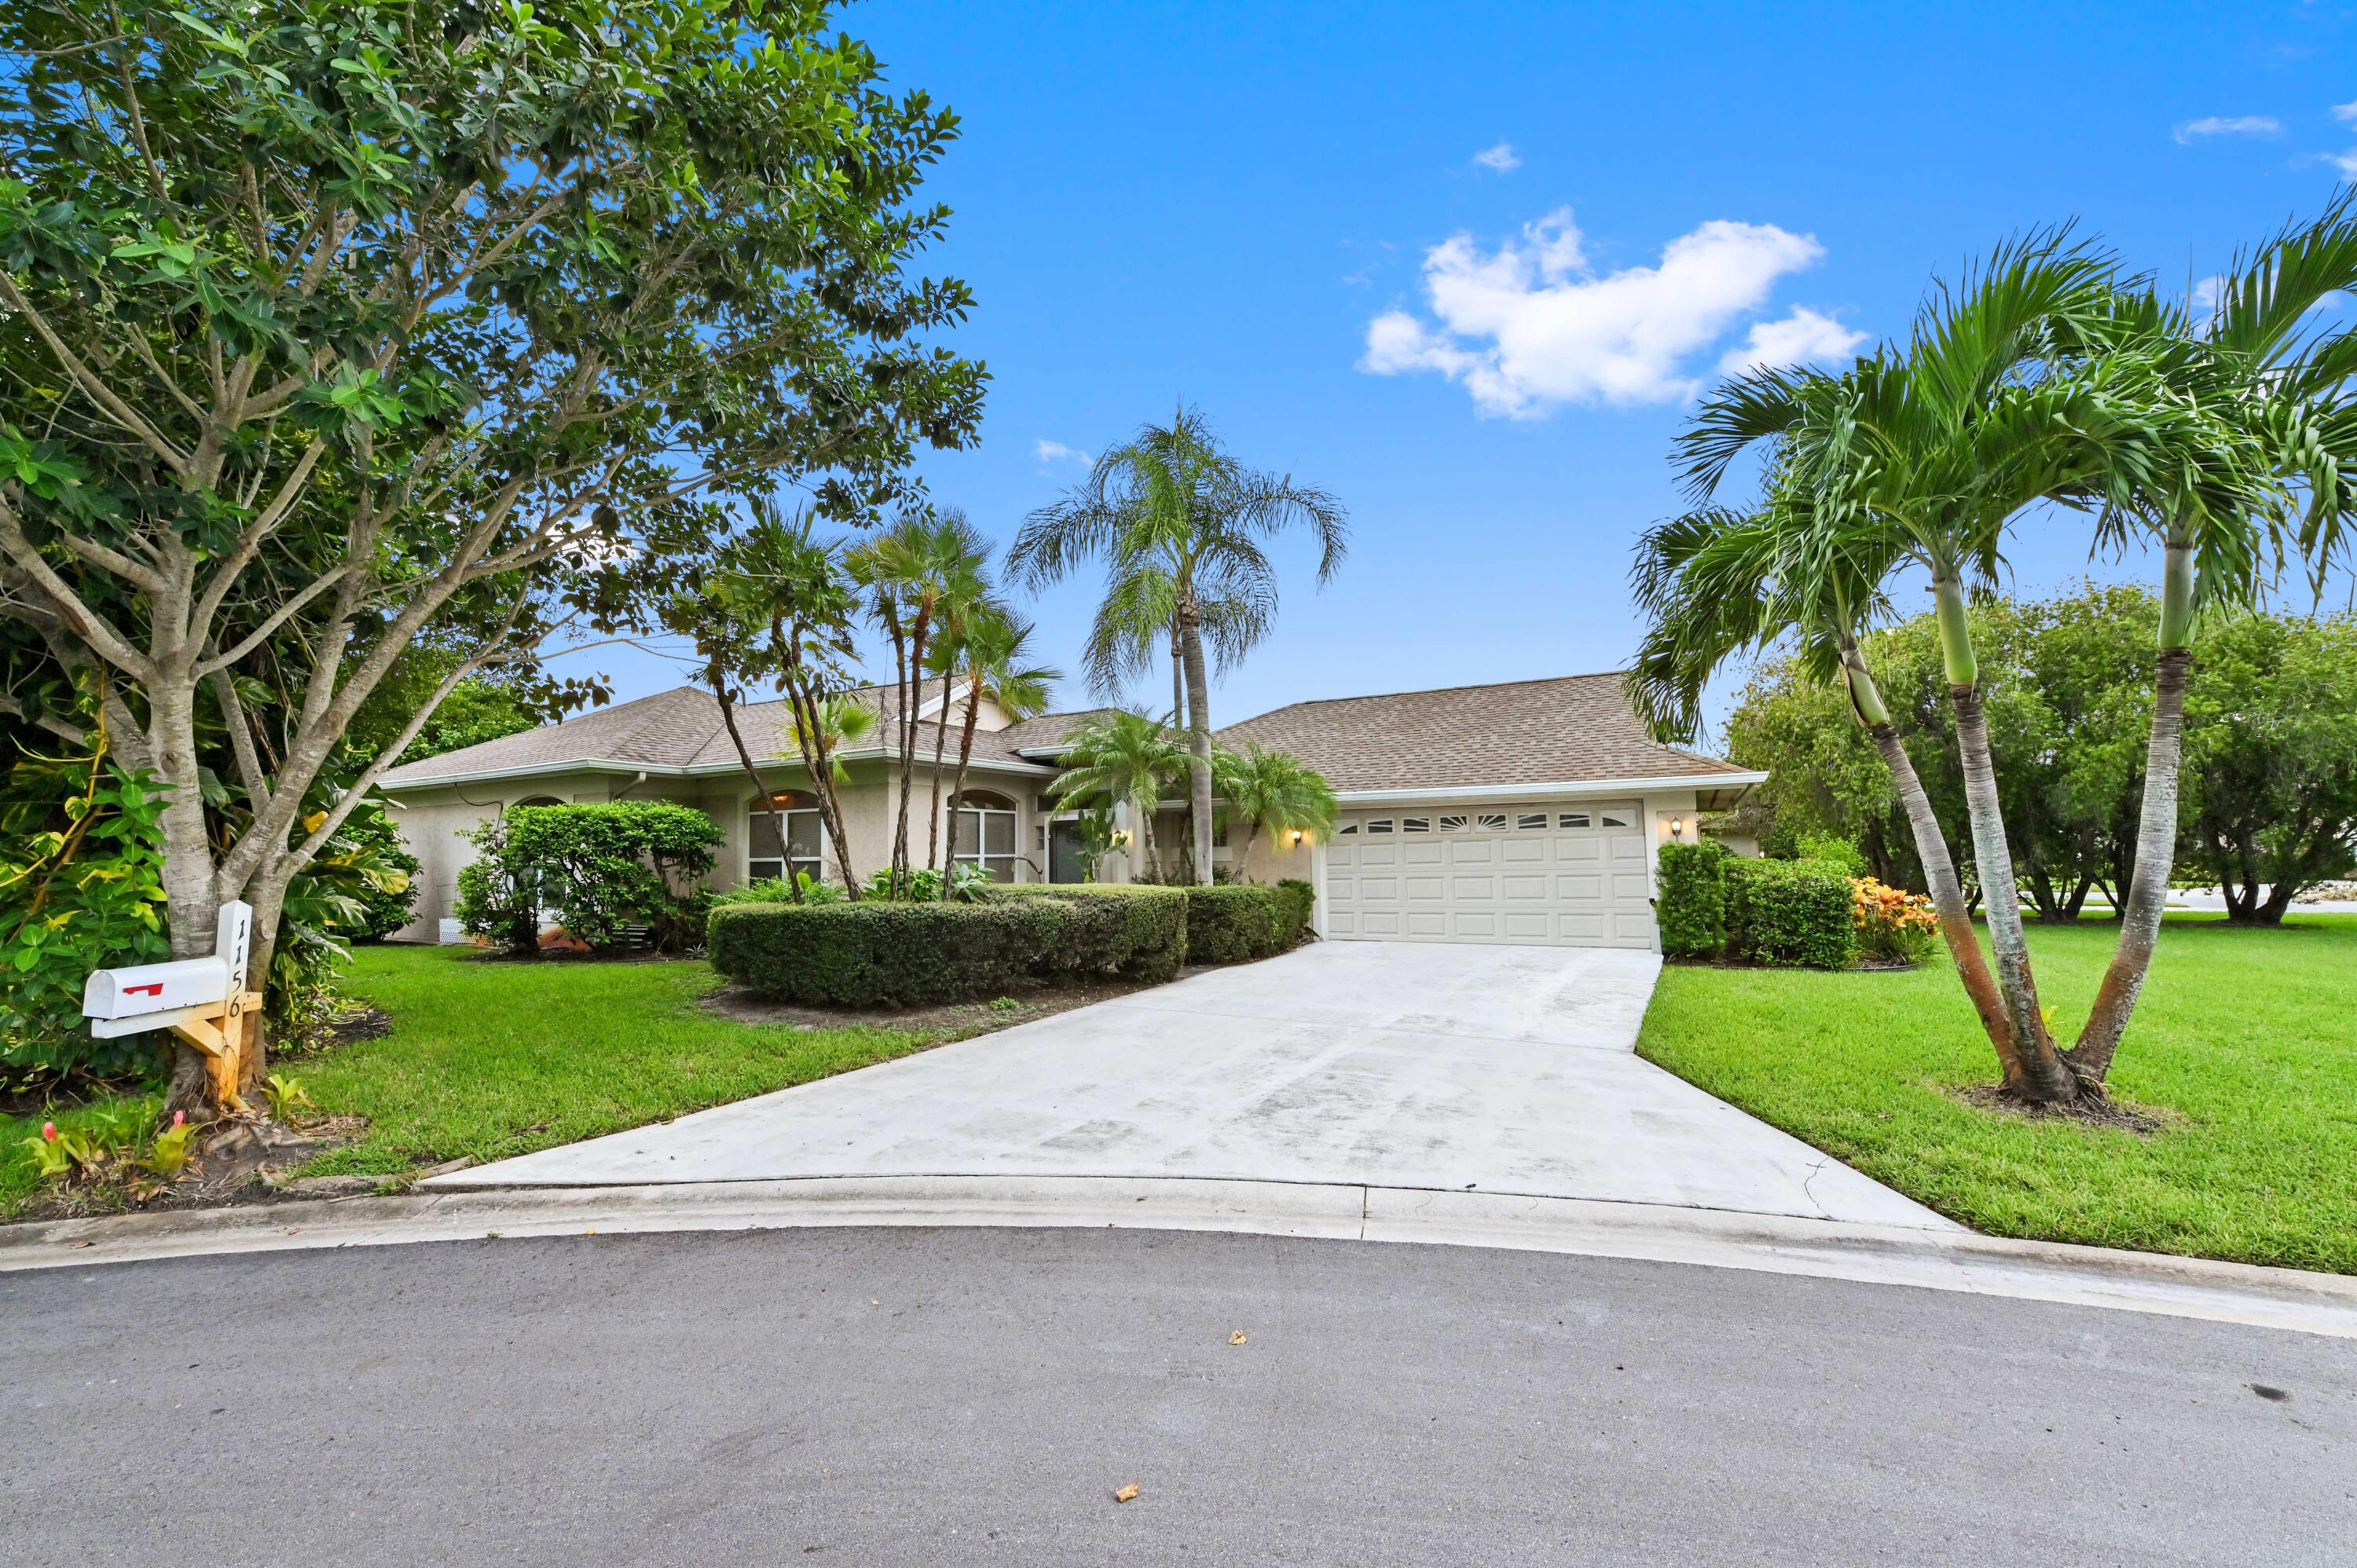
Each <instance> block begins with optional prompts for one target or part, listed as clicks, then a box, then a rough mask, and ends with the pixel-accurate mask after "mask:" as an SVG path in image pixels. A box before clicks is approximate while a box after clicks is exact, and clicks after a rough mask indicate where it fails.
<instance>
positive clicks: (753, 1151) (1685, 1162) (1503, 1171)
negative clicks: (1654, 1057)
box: [429, 942, 1953, 1229]
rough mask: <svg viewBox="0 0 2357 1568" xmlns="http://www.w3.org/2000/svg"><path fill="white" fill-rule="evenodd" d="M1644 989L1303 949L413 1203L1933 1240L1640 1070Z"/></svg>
mask: <svg viewBox="0 0 2357 1568" xmlns="http://www.w3.org/2000/svg"><path fill="white" fill-rule="evenodd" d="M1660 969H1661V960H1660V958H1659V957H1658V956H1657V955H1655V954H1652V953H1643V952H1627V951H1620V950H1602V949H1565V948H1516V947H1470V946H1453V945H1449V946H1444V945H1440V944H1437V943H1421V942H1325V943H1318V944H1317V945H1314V946H1311V947H1308V948H1304V949H1301V950H1297V951H1295V952H1292V953H1289V954H1286V956H1284V957H1282V958H1276V959H1271V960H1269V961H1265V962H1263V963H1255V964H1245V965H1240V966H1238V967H1235V968H1232V969H1224V970H1220V971H1217V972H1212V973H1209V974H1204V975H1200V976H1197V977H1195V978H1193V979H1189V980H1184V981H1180V982H1179V983H1175V984H1172V985H1167V986H1163V987H1160V988H1158V989H1156V990H1152V991H1146V992H1141V993H1136V994H1135V995H1132V996H1127V997H1124V998H1122V999H1120V1000H1118V1001H1114V1002H1105V1003H1100V1004H1097V1005H1095V1006H1092V1007H1085V1008H1081V1009H1078V1010H1076V1011H1073V1012H1070V1013H1063V1014H1059V1015H1055V1016H1053V1017H1049V1018H1043V1019H1040V1020H1039V1021H1038V1022H1036V1023H1031V1024H1024V1025H1019V1026H1016V1027H1014V1028H1011V1029H1006V1030H1003V1031H1001V1032H999V1033H997V1034H993V1035H985V1036H981V1037H979V1038H976V1039H972V1040H966V1041H963V1042H961V1043H959V1044H956V1045H951V1046H943V1047H939V1048H938V1049H934V1050H931V1051H926V1052H923V1053H921V1054H920V1055H917V1056H913V1057H909V1058H903V1059H902V1060H899V1061H895V1062H888V1063H885V1064H883V1065H881V1066H878V1067H872V1068H867V1069H862V1070H860V1071H858V1072H852V1073H845V1074H844V1075H842V1076H841V1077H838V1078H831V1079H824V1080H823V1081H820V1082H817V1083H812V1084H805V1085H803V1086H802V1087H800V1088H797V1089H789V1090H780V1091H779V1092H777V1093H775V1094H767V1095H762V1096H760V1097H759V1098H758V1099H753V1100H746V1101H738V1102H737V1103H736V1104H733V1105H726V1106H722V1107H720V1108H718V1109H716V1110H713V1111H706V1112H699V1113H697V1114H695V1115H692V1116H683V1117H682V1118H680V1119H679V1120H678V1121H675V1122H669V1123H665V1124H661V1125H655V1126H649V1127H642V1128H639V1129H637V1130H636V1131H633V1132H629V1133H615V1134H613V1135H612V1136H609V1137H605V1138H597V1139H592V1140H589V1141H588V1142H586V1143H581V1144H571V1145H569V1146H567V1147H565V1148H558V1149H549V1150H545V1151H544V1152H542V1153H540V1154H536V1155H524V1156H522V1158H519V1159H513V1160H506V1161H502V1162H500V1163H499V1164H496V1165H488V1166H484V1167H481V1168H479V1169H476V1170H470V1171H465V1172H461V1173H458V1174H457V1175H456V1176H447V1177H443V1178H439V1179H438V1180H436V1182H434V1183H431V1184H429V1185H430V1186H434V1187H533V1186H596V1187H607V1186H632V1185H638V1184H643V1183H661V1182H712V1181H759V1180H773V1179H778V1178H785V1177H803V1176H1148V1177H1174V1176H1175V1177H1229V1178H1235V1179H1243V1180H1258V1181H1280V1182H1316V1183H1329V1184H1331V1183H1346V1184H1354V1185H1361V1186H1367V1187H1406V1188H1423V1189H1430V1190H1440V1191H1451V1192H1454V1191H1467V1190H1470V1191H1478V1192H1482V1193H1512V1194H1523V1195H1529V1196H1534V1197H1580V1198H1599V1199H1608V1200H1614V1201H1620V1202H1628V1203H1652V1204H1674V1205H1684V1206H1687V1207H1694V1208H1722V1209H1736V1210H1742V1211H1749V1212H1753V1213H1761V1214H1781V1215H1798V1216H1803V1217H1807V1218H1812V1219H1843V1220H1853V1221H1859V1222H1864V1223H1870V1224H1881V1225H1911V1226H1921V1227H1927V1228H1948V1229H1953V1227H1952V1226H1951V1224H1950V1222H1949V1221H1948V1220H1945V1219H1942V1218H1941V1217H1940V1216H1938V1215H1936V1214H1934V1213H1932V1211H1931V1210H1930V1209H1928V1208H1923V1207H1922V1206H1921V1205H1920V1204H1917V1203H1915V1202H1913V1201H1912V1200H1910V1199H1909V1198H1906V1197H1901V1196H1900V1195H1899V1194H1898V1193H1896V1192H1893V1191H1891V1190H1890V1189H1889V1188H1888V1187H1883V1186H1882V1185H1880V1184H1879V1183H1878V1182H1874V1181H1870V1180H1868V1179H1867V1177H1865V1176H1860V1175H1859V1174H1858V1173H1857V1172H1856V1171H1854V1170H1851V1169H1850V1168H1849V1167H1848V1166H1846V1165H1842V1164H1841V1163H1840V1162H1838V1161H1836V1160H1834V1159H1833V1158H1831V1157H1830V1156H1828V1155H1824V1154H1821V1153H1819V1152H1818V1151H1817V1150H1815V1149H1813V1148H1811V1147H1810V1146H1808V1145H1807V1144H1803V1143H1801V1142H1800V1141H1798V1140H1797V1139H1794V1138H1792V1137H1789V1136H1787V1135H1786V1134H1784V1133H1780V1132H1778V1131H1776V1130H1775V1129H1774V1128H1772V1127H1770V1126H1769V1125H1767V1124H1766V1123H1765V1122H1760V1121H1758V1120H1756V1119H1754V1118H1752V1117H1750V1116H1748V1115H1745V1114H1744V1113H1743V1112H1739V1111H1737V1110H1736V1109H1734V1108H1733V1107H1732V1106H1729V1105H1727V1104H1726V1103H1724V1102H1723V1101H1718V1100H1716V1099H1713V1098H1712V1097H1711V1096H1709V1095H1707V1094H1705V1093H1704V1092H1703V1091H1702V1090H1698V1089H1695V1087H1693V1086H1692V1085H1691V1084H1688V1083H1686V1082H1684V1080H1683V1079H1678V1078H1675V1077H1674V1076H1672V1075H1671V1074H1669V1073H1667V1072H1664V1071H1663V1070H1662V1069H1660V1068H1657V1067H1654V1066H1653V1065H1652V1064H1651V1063H1650V1062H1645V1061H1641V1060H1640V1059H1639V1058H1637V1056H1636V1054H1635V1045H1636V1039H1637V1029H1638V1026H1639V1024H1640V1023H1641V1020H1642V1019H1643V1017H1644V1012H1645V1004H1646V1003H1647V1001H1648V1000H1649V999H1650V998H1651V996H1652V990H1653V982H1654V980H1655V978H1656V976H1657V975H1658V974H1659V972H1660Z"/></svg>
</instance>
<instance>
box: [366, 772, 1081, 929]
mask: <svg viewBox="0 0 2357 1568" xmlns="http://www.w3.org/2000/svg"><path fill="white" fill-rule="evenodd" d="M850 770H851V782H850V784H849V785H847V786H845V788H844V789H842V790H841V793H840V799H841V800H842V804H843V819H844V831H845V835H846V836H847V837H848V838H849V839H850V841H851V865H852V871H853V873H854V875H856V876H858V877H859V878H860V879H861V880H863V881H864V880H866V878H867V877H868V876H869V875H872V874H873V873H875V872H876V871H877V870H878V869H879V868H881V867H882V866H884V865H887V864H888V862H889V861H890V859H891V854H892V828H893V812H894V810H895V805H896V802H897V801H898V800H899V764H897V763H893V762H886V761H881V760H877V761H861V762H855V763H853V764H851V765H850ZM942 773H943V778H942V794H943V797H944V799H945V800H946V797H947V795H948V792H949V788H950V786H951V784H952V783H953V782H954V781H955V769H954V768H943V769H942ZM761 776H762V779H763V781H764V782H765V783H766V784H768V786H769V787H770V789H808V788H809V783H810V781H809V776H808V774H807V773H806V772H805V771H804V770H803V769H802V768H798V767H781V768H763V769H762V770H761ZM1047 777H1048V776H1047V775H1045V774H1041V775H1038V776H1030V775H1019V776H1018V775H1006V774H1001V773H997V772H985V771H983V770H981V769H975V770H974V771H973V772H971V773H970V774H969V775H968V776H967V779H966V788H967V789H969V790H973V791H981V790H985V789H986V790H990V791H992V792H993V793H996V794H999V795H1003V796H1005V797H1006V799H1008V800H1011V801H1013V802H1014V803H1015V808H1016V849H1017V853H1018V854H1022V855H1026V856H1028V857H1029V858H1030V860H1031V861H1032V862H1035V863H1040V864H1044V862H1041V857H1040V855H1039V852H1038V851H1037V849H1036V848H1035V847H1034V844H1035V841H1036V828H1037V826H1038V823H1039V822H1040V821H1041V820H1042V819H1041V817H1040V814H1039V811H1037V809H1036V804H1035V802H1036V800H1037V797H1038V794H1039V789H1040V786H1041V785H1042V783H1043V782H1044V781H1045V779H1046V778H1047ZM931 795H932V765H931V759H930V758H925V759H920V761H919V762H918V764H917V768H916V772H915V775H914V779H913V788H912V789H911V809H910V811H909V843H910V844H911V846H912V850H913V857H914V859H915V860H916V862H917V864H918V865H923V864H924V861H925V844H926V821H925V819H926V814H927V811H928V810H929V808H930V806H931ZM544 798H553V799H555V800H565V801H572V802H576V803H588V802H597V801H605V800H669V801H673V802H676V803H678V804H680V805H683V806H693V807H694V808H696V809H697V810H698V811H703V812H704V813H705V815H707V816H709V817H710V818H711V819H712V820H713V822H715V823H716V824H717V825H718V826H719V829H720V832H721V836H722V842H721V844H720V846H719V848H718V849H717V850H716V851H715V852H714V855H715V864H714V865H713V868H712V874H711V875H710V876H709V877H708V878H707V880H708V882H709V883H710V885H711V886H714V887H716V888H719V887H729V886H735V885H736V884H737V882H739V881H741V880H743V878H744V875H745V865H746V861H747V858H748V855H747V850H748V835H749V832H750V822H751V805H752V802H753V800H754V791H753V789H752V786H751V784H750V783H749V782H748V780H747V779H745V777H744V775H743V774H742V773H726V774H705V775H699V776H697V777H695V778H692V779H680V778H662V779H634V778H633V777H632V776H631V775H629V774H601V773H563V774H551V775H546V776H544V777H538V778H533V779H503V780H499V781H496V782H490V783H478V784H455V785H449V784H446V785H436V786H432V787H423V788H421V787H410V788H405V789H393V790H391V791H388V792H387V794H386V797H385V799H386V805H387V815H389V816H390V817H391V818H392V819H393V823H394V825H395V826H397V827H399V828H400V829H401V832H402V836H403V838H404V839H405V840H406V841H407V842H408V844H409V849H410V853H411V854H414V855H416V856H417V858H418V860H419V862H420V868H419V871H418V882H419V885H420V892H419V897H418V902H417V918H416V919H414V920H413V921H411V922H410V923H409V924H408V925H406V926H404V927H403V928H402V929H400V930H399V931H397V932H395V933H394V934H393V938H392V940H394V941H417V942H431V941H436V940H439V937H440V930H441V922H442V921H443V920H444V919H446V918H448V917H449V915H450V913H451V909H452V906H453V904H454V903H455V901H456V898H457V880H458V873H459V871H460V869H461V868H463V867H464V866H466V865H468V864H469V863H470V862H471V861H472V860H473V859H474V857H475V850H474V846H473V845H472V844H470V843H468V842H467V840H466V838H465V837H464V836H463V835H464V834H466V833H468V832H471V831H473V830H474V829H475V828H476V827H477V826H479V824H481V823H482V822H487V821H489V820H490V819H491V818H493V817H496V816H497V815H499V813H500V811H503V810H505V809H506V808H507V807H509V806H511V805H514V804H516V803H518V802H520V801H522V800H542V799H544ZM947 814H948V813H947V811H946V810H944V811H943V813H942V816H943V818H944V821H943V823H942V838H943V840H944V842H945V841H946V839H947V837H948V826H947V822H946V820H945V819H946V817H947ZM826 869H827V875H828V876H829V877H830V879H831V878H833V877H834V875H835V856H834V852H833V851H832V850H831V849H830V850H829V852H828V854H827V857H826ZM1040 875H1041V873H1040V872H1039V870H1038V869H1036V868H1035V866H1034V865H1024V864H1018V865H1017V867H1016V879H1017V881H1019V882H1033V881H1038V880H1039V877H1040Z"/></svg>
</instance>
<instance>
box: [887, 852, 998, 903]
mask: <svg viewBox="0 0 2357 1568" xmlns="http://www.w3.org/2000/svg"><path fill="white" fill-rule="evenodd" d="M990 886H992V883H991V880H990V875H989V874H988V873H987V872H985V871H984V870H983V869H982V867H980V866H978V865H973V864H972V863H971V862H960V863H959V864H957V865H953V866H952V867H951V868H950V897H952V898H953V899H960V900H963V901H964V902H966V903H969V904H970V903H973V902H974V901H975V900H977V899H979V898H981V897H983V894H984V891H985V889H986V888H988V887H990ZM892 896H893V895H892V873H891V872H890V871H889V870H888V869H879V870H877V871H876V872H875V873H874V874H873V875H870V876H869V877H868V878H867V897H870V898H876V899H888V898H890V897H892ZM900 897H903V898H909V899H914V900H916V901H917V902H918V903H920V904H925V903H933V904H938V903H940V902H941V897H942V874H941V873H940V872H938V871H936V870H934V869H933V868H932V867H931V866H930V865H920V866H919V867H917V868H916V869H915V870H914V871H911V872H909V874H908V875H906V876H904V877H902V878H901V883H900Z"/></svg>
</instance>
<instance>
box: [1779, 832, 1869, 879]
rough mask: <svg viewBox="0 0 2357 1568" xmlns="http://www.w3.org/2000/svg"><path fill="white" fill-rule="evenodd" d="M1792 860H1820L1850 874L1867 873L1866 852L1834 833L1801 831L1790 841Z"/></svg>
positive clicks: (1859, 874) (1860, 874)
mask: <svg viewBox="0 0 2357 1568" xmlns="http://www.w3.org/2000/svg"><path fill="white" fill-rule="evenodd" d="M1788 858H1790V859H1792V860H1822V861H1824V863H1825V864H1827V865H1838V866H1840V867H1841V868H1842V870H1843V872H1844V873H1845V874H1846V875H1850V876H1864V875H1866V874H1867V865H1866V854H1865V852H1864V851H1863V850H1860V849H1859V848H1858V847H1857V844H1855V843H1851V842H1850V841H1849V840H1848V839H1846V838H1842V837H1840V836H1839V835H1837V834H1835V833H1801V834H1798V835H1797V836H1796V837H1795V838H1794V840H1793V843H1792V854H1791V855H1790V856H1789V857H1788Z"/></svg>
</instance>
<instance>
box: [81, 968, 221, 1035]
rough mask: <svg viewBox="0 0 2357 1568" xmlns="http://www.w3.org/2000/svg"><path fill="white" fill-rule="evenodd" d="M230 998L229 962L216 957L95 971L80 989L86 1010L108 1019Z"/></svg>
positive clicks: (173, 1010) (91, 1015)
mask: <svg viewBox="0 0 2357 1568" xmlns="http://www.w3.org/2000/svg"><path fill="white" fill-rule="evenodd" d="M228 1000H229V962H228V961H227V960H225V959H218V958H184V959H180V960H178V961H176V962H172V963H144V964H141V965H140V966H139V967H138V968H136V969H100V970H92V971H91V976H90V980H89V982H88V983H86V984H84V985H83V986H82V988H81V1010H82V1015H83V1016H85V1017H88V1018H91V1019H101V1020H107V1021H112V1020H113V1019H117V1018H130V1017H135V1016H136V1015H139V1014H142V1013H177V1012H178V1011H179V1010H180V1009H181V1008H183V1007H201V1006H204V1005H205V1004H208V1003H212V1004H219V1003H222V1002H226V1001H228ZM150 1027H153V1026H152V1025H151V1026H150Z"/></svg>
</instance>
